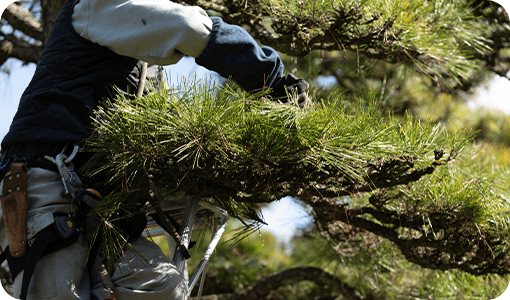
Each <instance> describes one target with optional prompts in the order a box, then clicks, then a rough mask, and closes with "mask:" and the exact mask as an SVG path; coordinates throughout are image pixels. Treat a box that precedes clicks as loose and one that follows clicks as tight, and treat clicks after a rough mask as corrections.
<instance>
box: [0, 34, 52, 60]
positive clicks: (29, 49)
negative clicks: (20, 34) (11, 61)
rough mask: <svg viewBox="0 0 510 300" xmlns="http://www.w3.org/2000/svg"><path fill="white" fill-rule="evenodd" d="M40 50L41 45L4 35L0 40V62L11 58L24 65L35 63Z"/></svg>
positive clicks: (39, 55)
mask: <svg viewBox="0 0 510 300" xmlns="http://www.w3.org/2000/svg"><path fill="white" fill-rule="evenodd" d="M42 49H43V47H42V45H41V44H31V43H29V42H27V41H24V40H22V39H20V38H16V37H15V36H13V35H6V36H3V40H0V61H2V60H3V59H5V60H7V58H11V57H12V58H17V59H19V60H21V61H23V62H24V63H37V62H38V61H39V58H40V57H41V52H42Z"/></svg>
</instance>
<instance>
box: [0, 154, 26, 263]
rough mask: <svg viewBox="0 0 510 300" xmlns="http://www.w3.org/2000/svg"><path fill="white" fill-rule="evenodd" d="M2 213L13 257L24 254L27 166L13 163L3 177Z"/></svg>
mask: <svg viewBox="0 0 510 300" xmlns="http://www.w3.org/2000/svg"><path fill="white" fill-rule="evenodd" d="M0 201H1V202H2V214H3V217H4V221H5V228H6V230H7V239H8V241H9V250H10V253H11V255H12V256H13V257H21V256H23V255H25V252H26V250H27V217H28V194H27V166H26V164H24V163H13V164H12V166H11V171H10V172H8V173H7V174H6V175H5V177H4V182H3V188H2V195H1V196H0Z"/></svg>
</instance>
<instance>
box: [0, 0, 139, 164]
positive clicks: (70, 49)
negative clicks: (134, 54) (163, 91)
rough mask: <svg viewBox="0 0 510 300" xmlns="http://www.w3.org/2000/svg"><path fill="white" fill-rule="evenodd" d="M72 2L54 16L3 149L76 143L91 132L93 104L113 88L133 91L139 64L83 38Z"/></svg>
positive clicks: (69, 1)
mask: <svg viewBox="0 0 510 300" xmlns="http://www.w3.org/2000/svg"><path fill="white" fill-rule="evenodd" d="M74 4H75V1H74V0H68V1H67V3H66V4H65V5H64V7H63V8H62V10H61V11H60V13H59V14H58V16H57V18H56V20H55V23H54V25H53V28H52V31H51V33H50V36H49V38H48V41H47V43H46V46H45V48H44V50H43V52H42V54H41V58H40V60H39V62H38V64H37V68H36V71H35V74H34V77H33V78H32V81H31V82H30V84H29V86H28V87H27V89H26V90H25V92H24V93H23V95H22V97H21V100H20V104H19V107H18V111H17V113H16V115H15V116H14V119H13V122H12V124H11V127H10V129H9V132H8V133H7V135H6V136H5V138H4V139H3V141H2V149H9V148H10V147H11V148H17V147H16V146H19V145H34V146H37V145H39V144H62V143H67V142H73V143H75V142H80V141H82V140H84V139H85V138H87V137H88V136H89V135H90V126H91V123H92V122H91V116H92V110H93V108H95V107H96V106H97V105H98V102H100V101H101V100H103V99H104V98H105V97H109V96H111V95H113V88H112V87H113V86H116V87H118V88H119V89H121V90H122V91H125V92H131V93H132V94H134V93H135V91H136V87H137V85H138V78H139V74H140V70H141V65H142V63H141V62H140V61H139V60H137V59H135V58H130V57H125V56H122V55H119V54H116V53H114V52H113V51H111V50H109V49H108V48H106V47H103V46H100V45H98V44H94V43H92V42H90V41H88V40H86V39H84V38H82V37H81V36H80V35H79V34H78V33H77V32H76V31H75V30H74V28H73V26H72V24H71V16H72V12H73V7H74ZM13 146H14V147H13ZM31 149H32V151H34V147H31ZM36 152H39V151H36ZM33 154H35V153H33ZM39 154H45V153H39Z"/></svg>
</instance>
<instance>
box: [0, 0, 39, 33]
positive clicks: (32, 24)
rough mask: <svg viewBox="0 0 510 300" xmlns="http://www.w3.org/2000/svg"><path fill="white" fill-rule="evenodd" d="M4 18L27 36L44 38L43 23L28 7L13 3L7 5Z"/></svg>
mask: <svg viewBox="0 0 510 300" xmlns="http://www.w3.org/2000/svg"><path fill="white" fill-rule="evenodd" d="M2 18H4V19H5V20H6V21H7V22H8V23H9V24H10V25H11V26H12V27H13V28H15V29H16V30H19V31H21V32H23V33H24V34H26V35H27V36H29V37H31V38H34V39H36V40H38V41H42V40H43V39H44V37H43V32H42V26H41V23H40V22H39V21H38V20H36V19H35V17H34V15H32V13H31V12H30V11H29V10H28V9H26V8H24V7H22V6H19V5H17V4H15V3H12V4H10V5H9V6H7V8H6V9H5V12H4V13H3V15H2Z"/></svg>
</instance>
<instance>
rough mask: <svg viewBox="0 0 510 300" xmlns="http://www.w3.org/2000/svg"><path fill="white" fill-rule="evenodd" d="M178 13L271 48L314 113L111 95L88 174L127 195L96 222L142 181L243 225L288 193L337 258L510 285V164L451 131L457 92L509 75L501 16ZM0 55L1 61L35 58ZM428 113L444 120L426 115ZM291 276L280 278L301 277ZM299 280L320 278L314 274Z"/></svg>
mask: <svg viewBox="0 0 510 300" xmlns="http://www.w3.org/2000/svg"><path fill="white" fill-rule="evenodd" d="M42 2H44V3H46V2H47V1H42ZM186 4H189V5H199V6H202V7H203V8H205V9H207V10H208V12H209V13H210V14H211V15H219V16H221V17H222V18H223V19H224V20H225V21H227V22H230V23H234V24H238V25H242V26H244V27H245V28H247V29H248V30H249V32H250V33H251V34H252V35H253V36H254V37H255V38H256V39H258V40H259V41H260V42H261V43H262V44H265V45H269V46H272V47H274V48H275V49H277V50H278V51H280V52H281V53H282V55H283V56H284V60H285V62H286V67H287V71H288V72H295V73H297V74H298V75H299V76H300V77H303V78H305V79H307V80H308V81H309V82H310V83H311V86H312V90H311V91H310V96H311V97H312V98H313V100H314V106H313V107H311V108H310V109H307V110H302V109H299V108H298V107H296V106H294V105H282V104H279V103H275V102H273V101H271V100H270V99H267V97H265V96H264V93H263V92H261V93H260V94H256V95H249V94H246V93H243V92H241V91H240V90H239V89H237V88H236V87H235V85H233V84H227V85H225V86H223V87H221V88H212V87H210V86H209V87H207V86H198V85H193V84H183V85H182V86H180V87H177V88H176V89H171V90H165V91H163V92H162V93H157V94H151V95H148V96H147V97H144V98H143V99H135V100H132V99H126V98H122V97H119V98H117V99H111V101H109V102H106V103H104V105H103V106H102V107H101V108H100V109H99V110H98V111H97V112H96V123H95V124H96V130H97V134H96V135H94V136H93V138H92V139H91V140H90V146H91V147H92V148H94V150H97V151H99V154H100V155H101V156H103V157H104V156H107V157H108V158H109V159H110V163H109V164H107V165H103V166H102V167H101V168H99V169H95V170H96V171H98V172H106V173H107V174H109V175H111V177H110V178H111V180H118V181H121V182H123V183H124V185H123V186H124V187H125V188H124V189H123V190H119V191H117V193H114V194H112V195H110V196H109V198H108V199H106V200H105V201H104V202H103V205H102V206H101V207H98V208H97V209H96V213H98V215H100V216H101V217H102V218H103V219H106V220H108V218H112V217H113V216H115V212H116V211H117V209H118V208H119V205H120V206H121V205H123V201H122V199H125V198H126V197H125V195H126V194H127V193H128V194H135V193H136V192H137V191H141V190H143V189H144V187H143V186H144V184H145V178H147V177H150V178H151V180H153V182H154V183H155V184H156V186H157V187H158V188H161V189H163V188H164V189H165V190H166V191H170V192H172V193H185V194H187V195H195V196H200V197H202V198H204V199H208V200H209V201H211V202H213V203H215V204H217V205H219V206H222V207H224V208H226V209H227V210H228V211H229V213H230V214H231V215H233V216H235V217H238V218H240V219H241V220H244V221H245V222H247V224H251V225H252V226H253V224H255V225H257V222H260V221H261V220H260V219H259V217H260V216H259V214H258V206H259V204H261V203H269V202H272V201H277V200H278V199H280V198H281V197H284V196H292V197H295V198H297V199H299V200H300V201H302V202H303V204H304V205H306V206H307V207H308V208H309V209H310V211H311V214H312V216H313V217H314V225H315V226H314V229H313V232H315V233H317V234H319V235H320V236H321V237H322V239H324V240H326V241H327V242H328V244H329V245H330V246H331V247H332V249H333V250H334V251H336V253H337V254H338V258H337V259H339V260H343V259H345V257H344V256H343V255H344V254H345V250H346V249H349V251H354V252H356V251H358V252H360V253H361V252H363V251H362V248H363V246H362V245H363V244H364V242H365V241H366V243H373V244H374V245H381V244H384V245H385V247H388V248H387V249H391V251H393V252H397V253H400V254H399V255H401V256H402V257H403V258H404V260H407V261H408V262H410V263H411V264H413V265H418V266H420V267H422V268H425V269H434V270H440V271H441V272H446V271H447V270H460V271H461V272H462V273H463V274H464V273H465V274H471V275H475V276H482V275H486V274H498V275H502V276H505V275H507V274H508V271H507V270H509V265H510V258H509V256H508V255H507V254H508V246H509V239H508V236H509V235H508V234H509V229H508V228H509V227H508V225H509V215H508V207H509V204H508V192H509V189H508V186H509V185H508V183H509V180H508V179H509V177H508V175H509V173H508V172H509V164H508V161H506V160H504V159H502V158H501V157H502V156H503V155H502V154H504V153H507V152H508V150H506V149H505V148H502V147H495V146H489V145H486V144H484V143H481V144H480V143H473V142H472V140H473V138H474V137H476V132H472V131H469V128H467V130H462V129H455V128H453V127H454V126H453V125H454V123H453V122H451V121H450V118H451V116H452V114H454V111H455V109H458V107H459V106H460V104H459V102H460V100H458V99H460V97H459V94H460V93H462V92H470V91H472V89H473V87H476V86H478V85H480V84H481V83H482V82H483V80H485V79H486V78H488V77H489V76H491V75H493V74H497V75H500V76H506V74H507V73H508V71H509V69H510V64H509V52H508V48H509V47H508V46H509V45H508V43H509V37H510V28H509V27H508V16H507V14H506V12H505V11H504V10H503V9H502V8H501V7H499V6H498V5H497V4H495V3H493V2H490V1H465V0H458V1H457V0H456V1H420V0H407V1H375V0H373V1H372V0H366V1H344V0H331V1H318V0H314V1H312V0H303V1H290V0H289V1H285V0H254V1H245V0H243V1H241V0H239V1H235V0H215V1H201V0H199V1H193V0H190V1H186ZM23 7H25V6H17V5H14V6H13V5H11V6H10V10H8V12H9V13H8V15H9V18H12V19H8V17H6V19H5V20H6V21H7V22H9V23H10V24H11V25H12V26H17V25H15V21H16V20H20V19H22V17H21V15H20V14H19V13H17V12H16V11H21V10H25V11H29V9H26V7H25V8H23ZM6 16H7V15H6ZM34 19H35V18H34ZM13 20H14V21H13ZM4 22H5V21H4ZM46 22H47V21H46ZM46 22H45V21H42V22H41V24H43V25H37V26H36V25H31V26H32V27H35V28H39V29H41V28H45V27H44V26H47V25H45V24H46ZM29 27H30V26H29ZM17 28H19V29H18V30H19V31H21V32H23V33H25V34H26V35H28V36H30V37H32V38H34V39H39V40H40V41H43V40H44V34H43V35H42V36H41V33H38V35H37V38H36V37H34V36H32V35H31V34H29V33H28V31H27V30H28V29H25V27H21V26H20V27H17ZM40 32H45V30H43V29H41V30H40ZM17 41H18V42H21V41H22V39H19V38H18V39H17ZM1 42H2V43H3V44H4V45H7V44H8V43H11V44H13V43H14V42H15V40H14V35H10V34H3V40H2V41H1ZM32 46H35V47H40V45H39V44H38V43H36V45H32ZM14 47H15V48H16V47H21V46H14ZM27 47H28V46H27ZM1 49H3V50H2V51H4V52H3V54H2V55H3V56H4V57H17V58H19V59H22V60H24V61H26V62H29V61H30V60H28V58H24V57H21V56H16V54H15V53H17V52H16V51H12V52H6V50H5V49H7V48H6V47H2V48H1ZM16 49H19V48H16ZM325 76H329V77H327V78H332V79H333V83H332V84H331V85H325V84H324V83H323V82H324V81H323V80H324V79H325V78H326V77H325ZM423 103H426V104H428V105H429V106H428V108H429V109H430V108H433V109H436V110H438V111H439V112H440V113H438V114H436V115H431V114H430V113H428V114H427V113H426V112H424V111H425V110H423V109H420V108H422V107H423V105H422V104H423ZM443 106H444V108H443ZM162 112H165V113H164V114H163V113H162ZM424 117H428V119H424ZM506 143H508V141H506ZM250 221H253V222H255V223H250ZM374 241H375V242H374ZM292 270H294V271H295V272H292ZM301 271H303V270H300V269H291V270H287V271H282V274H285V275H286V276H287V277H289V278H294V279H295V281H299V280H309V279H307V277H306V276H302V273H300V272H301ZM308 271H309V272H318V273H317V276H316V277H321V276H323V277H324V278H329V277H328V275H329V273H327V272H326V271H325V270H320V269H319V270H318V271H317V270H311V269H310V270H308ZM303 272H306V271H303ZM314 274H315V273H314ZM471 275H470V276H471ZM271 278H272V280H276V278H277V277H271ZM506 278H508V277H506ZM343 279H344V280H345V282H347V283H345V282H339V281H335V280H340V279H338V278H336V279H335V280H333V281H329V282H328V281H327V280H326V281H320V282H318V283H319V284H321V285H328V284H337V285H339V286H344V287H345V288H344V289H342V290H340V291H338V292H337V293H338V294H342V295H343V296H344V297H346V298H348V299H350V298H354V299H361V298H363V297H366V298H370V297H376V296H374V295H376V294H377V292H376V291H370V290H369V289H370V287H367V286H363V287H361V286H357V285H356V284H351V285H349V284H348V283H349V282H352V280H351V279H352V278H351V279H349V278H343ZM263 282H264V281H261V284H262V285H259V286H258V288H257V289H255V290H254V289H247V290H241V291H237V292H235V293H233V294H230V295H229V297H231V298H230V299H235V298H236V297H241V298H242V299H247V297H253V299H262V298H263V297H265V295H267V294H268V293H269V292H270V291H271V290H274V286H271V285H264V284H263ZM289 282H292V280H290V281H289ZM356 288H358V291H357V292H355V290H356ZM367 290H368V292H367ZM247 291H248V293H247ZM255 291H258V292H256V293H255ZM353 293H354V294H353ZM430 293H431V294H433V292H432V291H431V292H430ZM494 296H495V295H494ZM485 297H486V296H485ZM376 298H377V297H376Z"/></svg>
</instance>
